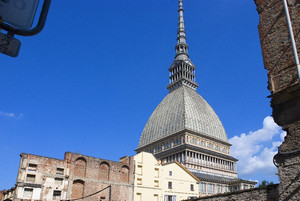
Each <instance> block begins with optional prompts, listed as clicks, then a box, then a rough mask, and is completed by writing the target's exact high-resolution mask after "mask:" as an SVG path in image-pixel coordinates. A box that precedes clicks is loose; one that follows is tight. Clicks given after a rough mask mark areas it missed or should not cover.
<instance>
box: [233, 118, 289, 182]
mask: <svg viewBox="0 0 300 201" xmlns="http://www.w3.org/2000/svg"><path fill="white" fill-rule="evenodd" d="M285 135H286V133H285V132H283V131H282V130H281V128H280V127H279V126H278V125H277V124H276V123H275V122H274V120H273V118H272V117H270V116H268V117H266V118H265V119H264V121H263V128H261V129H259V130H257V131H254V132H249V133H248V134H245V133H242V134H241V135H239V136H234V137H233V138H231V139H229V142H230V143H231V144H232V148H231V154H232V156H234V157H235V158H237V159H239V161H238V173H239V175H240V176H247V177H249V176H251V175H252V174H255V173H257V172H263V173H264V175H266V176H268V175H274V174H275V173H276V172H277V168H276V167H275V166H274V164H273V156H274V155H275V154H276V153H277V148H278V146H279V145H280V144H281V143H282V141H283V138H284V136H285ZM275 137H277V138H278V139H281V140H279V141H276V140H274V138H275Z"/></svg>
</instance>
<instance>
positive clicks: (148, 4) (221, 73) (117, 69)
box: [0, 0, 284, 189]
mask: <svg viewBox="0 0 300 201" xmlns="http://www.w3.org/2000/svg"><path fill="white" fill-rule="evenodd" d="M177 7H178V5H177V0H163V1H161V0H153V1H146V0H113V1H112V0H100V1H99V0H90V1H74V0H72V1H71V0H65V1H53V2H52V5H51V8H50V12H49V15H48V19H47V22H46V26H45V28H44V30H43V31H42V32H41V33H40V34H39V35H36V36H33V37H21V36H16V38H18V39H19V40H20V41H21V42H22V47H21V50H20V54H19V57H17V58H10V57H8V56H6V55H2V54H1V55H0V61H1V67H0V83H1V84H0V91H1V96H0V139H1V146H0V157H1V158H2V160H1V163H0V172H1V173H0V178H1V179H0V189H7V188H11V187H12V186H13V185H14V183H15V181H16V176H17V171H18V165H19V160H20V157H19V154H20V153H22V152H25V153H32V154H37V155H43V156H48V157H55V158H61V159H62V158H63V155H64V152H66V151H72V152H77V153H82V154H85V155H89V156H94V157H99V158H105V159H110V160H118V159H119V158H120V157H122V156H124V155H134V154H135V152H134V149H135V148H136V147H137V145H138V141H139V138H140V135H141V133H142V130H143V127H144V125H145V124H146V122H147V120H148V118H149V117H150V115H151V113H152V112H153V110H154V109H155V107H156V106H157V105H158V104H159V103H160V101H161V100H162V99H163V98H164V97H165V96H166V95H167V93H168V91H167V89H166V86H167V84H168V68H169V66H170V65H171V64H172V61H173V59H174V56H175V50H174V47H175V44H176V31H177ZM184 8H185V13H184V16H185V25H186V32H187V43H188V44H189V54H190V58H191V60H192V61H193V63H194V64H195V65H196V68H197V69H196V79H197V82H198V84H199V88H198V89H197V91H198V92H199V93H200V95H202V96H203V97H204V98H205V99H206V101H207V102H208V103H209V104H210V105H211V106H212V107H213V108H214V110H215V111H216V113H217V114H218V116H219V117H220V119H221V121H222V123H223V125H224V127H225V130H226V132H227V135H228V138H229V139H230V142H235V143H237V144H233V147H232V154H235V155H234V156H239V155H238V152H243V149H244V148H245V147H246V148H247V149H248V150H249V149H250V150H252V151H248V152H247V153H248V155H242V156H240V157H242V158H239V159H240V162H239V165H238V168H239V172H240V173H239V177H241V178H243V179H252V180H258V181H261V180H263V179H266V180H268V181H275V182H277V181H278V180H277V176H275V175H274V173H275V172H276V168H274V167H273V166H270V160H272V159H271V158H272V156H271V155H272V153H273V154H274V153H275V152H276V150H277V146H278V144H280V142H281V140H282V136H283V135H284V134H282V131H281V130H280V128H279V127H277V126H276V125H275V124H274V123H273V120H272V118H271V117H268V116H270V115H271V108H270V106H269V105H270V103H269V101H270V100H269V99H268V98H267V96H268V95H269V91H268V90H267V73H266V70H265V69H264V67H263V61H262V55H261V49H260V42H259V35H258V30H257V25H258V22H259V16H258V14H257V11H256V7H255V5H254V2H253V0H243V1H235V0H226V1H224V0H214V1H208V0H185V1H184ZM261 132H262V133H264V135H267V137H265V138H263V139H262V138H261V137H260V135H257V133H261ZM253 133H254V134H253ZM253 136H254V137H253ZM247 137H248V138H247ZM247 139H255V140H250V141H251V144H249V140H247ZM241 143H246V144H247V143H248V144H247V146H246V145H245V146H238V145H240V144H241ZM248 145H249V146H248ZM237 150H238V151H237ZM248 159H249V160H248ZM265 161H268V164H266V163H267V162H265ZM241 162H243V163H241ZM245 164H251V165H252V166H251V167H252V169H251V170H248V169H247V170H245V168H246V167H244V166H245ZM253 164H254V165H253ZM255 164H256V165H255ZM243 165H244V166H243ZM271 165H272V164H271ZM266 170H268V171H266Z"/></svg>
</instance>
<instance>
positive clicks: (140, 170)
mask: <svg viewBox="0 0 300 201" xmlns="http://www.w3.org/2000/svg"><path fill="white" fill-rule="evenodd" d="M136 173H137V174H138V175H142V174H143V166H142V165H138V166H137V170H136Z"/></svg>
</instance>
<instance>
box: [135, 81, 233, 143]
mask: <svg viewBox="0 0 300 201" xmlns="http://www.w3.org/2000/svg"><path fill="white" fill-rule="evenodd" d="M184 129H187V130H190V131H193V132H196V133H199V134H202V135H205V136H207V137H210V138H214V139H217V140H220V141H223V142H225V143H228V140H227V135H226V133H225V129H224V127H223V125H222V123H221V121H220V119H219V117H218V116H217V114H216V113H215V111H214V110H213V109H212V107H211V106H210V105H209V104H208V103H207V102H206V101H205V100H204V99H203V98H202V97H201V96H200V95H199V94H198V93H197V92H196V91H195V90H194V89H191V88H190V87H187V86H184V85H182V86H181V87H179V88H177V89H176V90H174V91H172V92H171V93H169V94H168V95H167V96H166V97H165V98H164V99H163V100H162V102H161V103H160V104H159V105H158V106H157V108H156V109H155V110H154V112H153V113H152V115H151V117H150V118H149V120H148V122H147V124H146V126H145V127H144V130H143V133H142V135H141V138H140V142H139V146H138V148H141V147H144V146H146V145H148V144H151V143H153V142H156V141H157V140H160V139H163V138H165V137H168V136H170V135H172V134H174V133H176V132H178V131H181V130H184Z"/></svg>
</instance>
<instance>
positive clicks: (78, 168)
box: [65, 152, 134, 201]
mask: <svg viewBox="0 0 300 201" xmlns="http://www.w3.org/2000/svg"><path fill="white" fill-rule="evenodd" d="M65 160H66V162H67V164H68V167H69V168H70V178H69V181H70V185H69V188H68V195H72V196H71V198H73V199H75V198H80V197H83V196H87V195H90V194H93V193H95V192H98V191H99V190H101V189H104V188H106V187H107V186H109V185H111V187H112V188H111V195H112V201H117V200H122V201H131V200H132V199H133V197H132V196H133V184H134V172H133V171H134V161H133V158H132V157H125V158H122V160H121V161H120V162H115V161H109V160H103V159H100V158H94V157H89V156H84V155H80V154H75V153H71V152H67V153H66V154H65ZM108 198H109V189H106V190H104V191H103V192H100V193H99V194H96V195H94V196H91V197H89V199H88V200H95V201H96V200H99V199H100V200H108Z"/></svg>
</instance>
